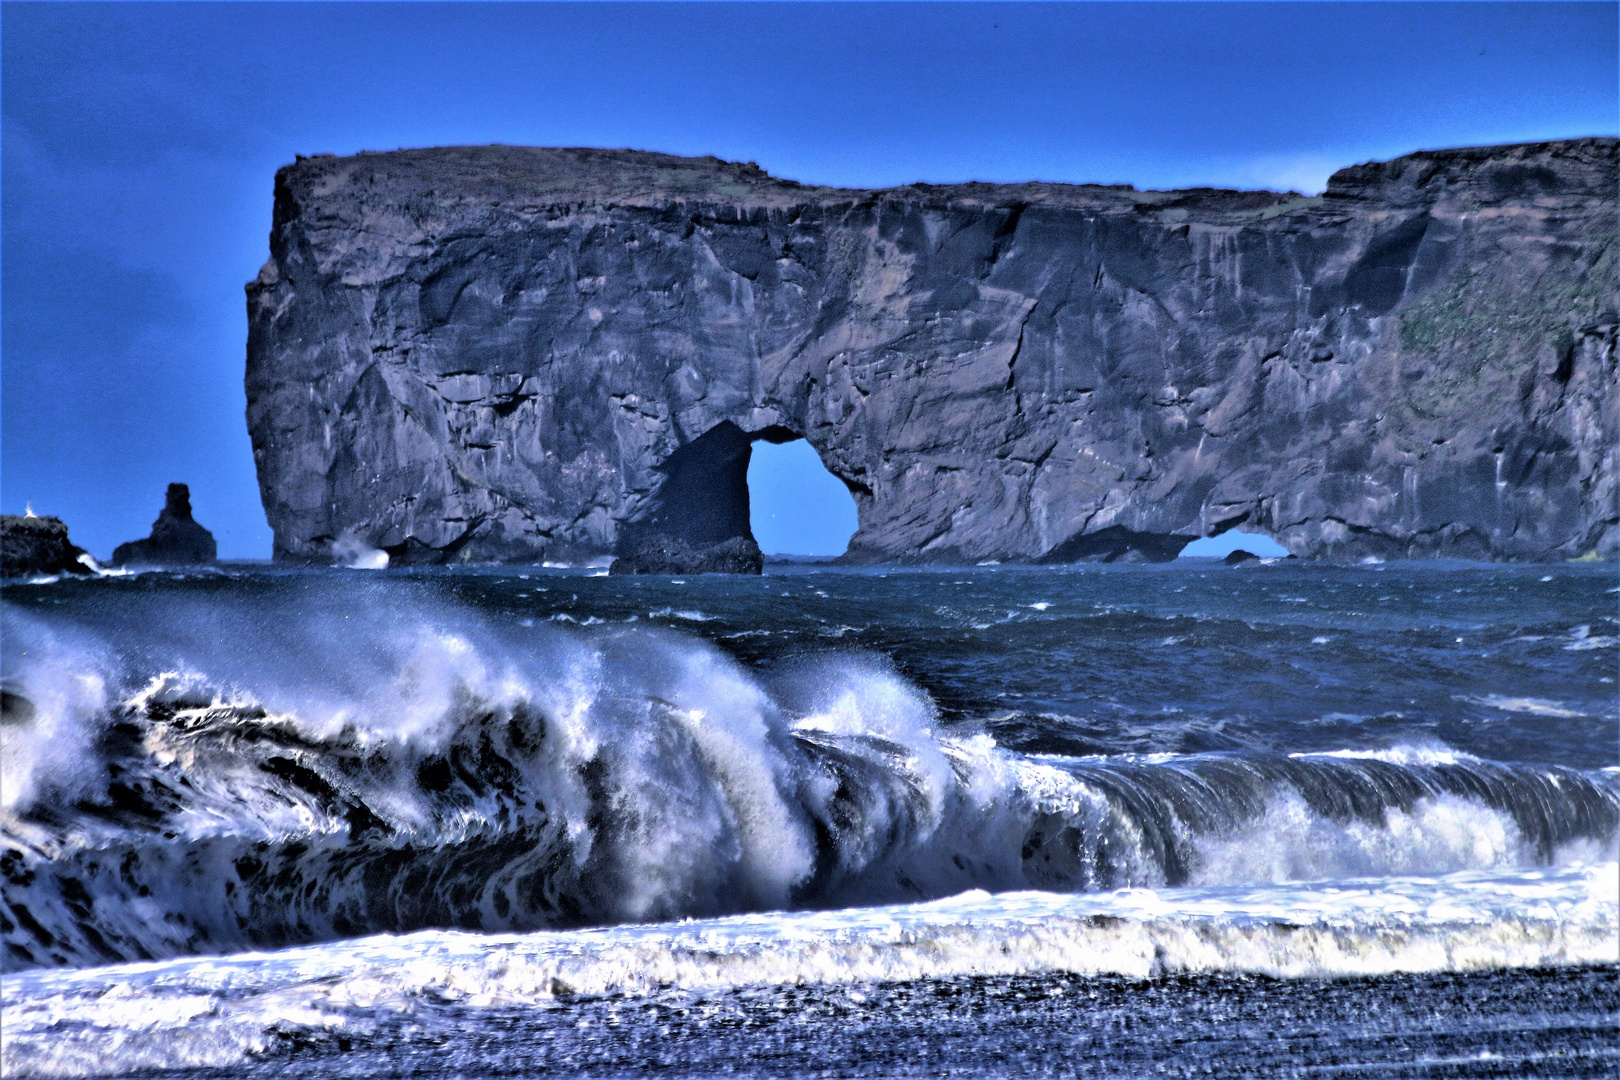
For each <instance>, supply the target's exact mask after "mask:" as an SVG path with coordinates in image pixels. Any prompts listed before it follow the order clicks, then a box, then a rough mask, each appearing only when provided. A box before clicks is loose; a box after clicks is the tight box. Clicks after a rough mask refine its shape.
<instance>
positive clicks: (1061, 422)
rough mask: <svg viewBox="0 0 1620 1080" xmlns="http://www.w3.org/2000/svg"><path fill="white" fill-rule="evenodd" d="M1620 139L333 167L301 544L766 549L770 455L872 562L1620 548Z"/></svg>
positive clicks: (286, 435) (300, 305)
mask: <svg viewBox="0 0 1620 1080" xmlns="http://www.w3.org/2000/svg"><path fill="white" fill-rule="evenodd" d="M1617 179H1620V177H1617V143H1616V140H1614V139H1581V140H1572V141H1564V142H1553V143H1540V144H1532V145H1521V146H1506V147H1491V148H1484V149H1469V150H1448V151H1436V152H1425V153H1418V154H1413V155H1410V156H1408V157H1404V158H1400V159H1397V160H1395V161H1391V162H1387V163H1382V164H1369V165H1361V166H1356V167H1354V168H1350V169H1345V170H1342V171H1340V172H1339V173H1337V174H1335V175H1334V177H1333V178H1332V180H1331V182H1330V183H1329V186H1328V189H1327V191H1326V192H1325V194H1323V195H1322V196H1319V197H1313V198H1306V197H1302V196H1299V195H1296V194H1292V193H1283V194H1276V193H1270V192H1231V191H1210V190H1196V191H1179V192H1152V191H1146V192H1144V191H1135V190H1133V189H1131V188H1128V187H1090V186H1068V185H1056V184H1017V185H988V184H964V185H956V186H948V187H939V186H929V185H915V186H912V187H908V188H898V189H890V190H883V191H849V190H838V189H829V188H816V187H808V186H802V185H799V184H795V183H792V182H789V181H783V180H778V179H775V178H772V177H770V176H769V175H767V174H765V173H764V172H762V171H761V170H759V169H758V168H757V167H755V166H752V165H738V164H732V163H728V162H722V161H717V160H714V159H709V158H705V159H690V158H676V157H669V156H665V155H659V154H646V153H638V152H630V151H600V150H554V149H524V148H516V147H460V148H444V149H434V150H415V151H400V152H396V153H383V154H362V155H359V156H356V157H348V158H334V157H321V158H310V159H304V160H301V161H299V162H298V163H296V164H294V165H290V166H287V167H286V168H284V169H282V170H281V171H280V172H279V173H278V174H277V177H276V189H275V215H274V227H273V231H272V234H271V258H270V261H269V262H268V263H266V264H265V266H264V269H263V270H262V271H261V272H260V274H259V277H258V279H257V280H256V281H254V282H252V283H251V284H250V285H249V286H248V313H249V339H248V365H247V396H248V426H249V431H250V433H251V435H252V440H253V447H254V454H255V458H256V461H257V465H258V470H259V481H260V486H261V491H262V494H263V499H264V505H265V510H266V513H267V515H268V517H269V521H270V524H271V526H272V527H273V529H274V531H275V538H276V539H275V551H276V555H277V557H278V558H283V559H303V560H317V561H324V560H328V559H330V558H331V550H332V546H333V545H334V544H335V543H338V542H339V540H340V538H344V537H349V538H353V539H355V540H356V542H360V543H363V544H365V545H367V546H369V547H371V548H377V549H381V550H387V551H390V552H392V551H394V550H396V549H398V550H407V549H408V550H409V551H411V552H413V553H414V557H415V558H416V559H417V560H418V561H433V560H440V561H442V560H446V559H450V558H455V559H467V560H477V561H485V560H533V559H541V558H546V559H562V560H577V559H582V558H586V557H593V556H598V555H602V554H605V553H619V554H621V555H626V556H634V554H635V553H636V552H637V551H640V550H643V549H648V550H651V549H652V548H657V547H658V546H659V545H662V544H665V543H666V541H669V542H673V541H679V542H680V543H681V544H684V545H686V546H688V547H691V546H692V545H694V544H695V545H698V546H703V545H707V544H712V543H721V542H725V541H727V540H730V539H739V538H746V537H747V513H746V508H747V486H746V467H747V456H748V446H749V442H750V440H753V439H757V438H769V439H773V440H781V439H789V438H796V437H800V436H802V437H803V438H805V439H806V440H808V441H809V442H810V444H811V445H812V446H813V447H814V448H815V449H816V451H817V452H818V453H819V455H820V457H821V460H822V461H823V462H824V463H825V464H826V466H827V468H828V469H829V470H830V471H831V472H832V473H833V475H835V476H837V477H839V478H840V479H841V480H843V482H844V483H845V484H846V485H847V486H848V488H849V489H850V491H851V493H852V494H853V496H854V499H855V502H856V505H857V509H858V512H859V522H860V528H859V530H858V531H857V532H856V534H855V535H854V537H853V538H852V540H851V544H850V552H849V554H848V556H846V557H847V558H850V559H856V560H916V561H928V560H933V561H969V562H976V561H981V560H987V559H999V560H1002V561H1012V560H1024V561H1039V560H1046V561H1063V560H1070V559H1082V558H1085V559H1117V558H1125V559H1131V558H1147V559H1163V558H1170V557H1173V556H1174V555H1175V554H1176V553H1177V552H1178V551H1179V550H1180V548H1181V547H1182V546H1183V545H1184V544H1185V543H1186V542H1188V541H1190V540H1191V539H1193V538H1194V537H1198V536H1205V535H1211V534H1215V533H1219V532H1221V531H1223V530H1225V529H1229V528H1231V527H1233V526H1235V525H1238V524H1240V523H1241V524H1242V525H1243V526H1244V528H1245V529H1247V530H1251V531H1259V532H1265V533H1268V534H1270V535H1271V536H1273V537H1275V538H1276V539H1277V540H1278V541H1280V542H1281V543H1282V544H1284V545H1285V546H1286V547H1288V548H1289V550H1291V551H1293V552H1295V553H1297V554H1300V555H1311V556H1327V557H1346V558H1360V557H1365V556H1380V557H1404V556H1423V555H1448V556H1460V557H1468V558H1495V559H1552V558H1567V557H1573V556H1579V555H1583V554H1586V553H1588V552H1591V551H1594V550H1595V551H1597V552H1598V553H1599V554H1600V555H1602V556H1603V557H1611V558H1612V557H1614V556H1615V554H1616V553H1617V551H1620V512H1617V509H1616V498H1617V494H1620V482H1617V477H1620V449H1617V447H1620V403H1617V393H1616V379H1617V371H1616V327H1617V324H1620V318H1617V316H1616V307H1617V302H1616V301H1617V295H1616V294H1617V284H1616V273H1615V270H1616V267H1615V252H1616V231H1617V226H1616V197H1615V193H1616V186H1617Z"/></svg>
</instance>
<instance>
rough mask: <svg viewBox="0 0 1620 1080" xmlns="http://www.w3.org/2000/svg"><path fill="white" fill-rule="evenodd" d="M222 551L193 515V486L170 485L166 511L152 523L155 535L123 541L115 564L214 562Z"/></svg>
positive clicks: (115, 554) (143, 564)
mask: <svg viewBox="0 0 1620 1080" xmlns="http://www.w3.org/2000/svg"><path fill="white" fill-rule="evenodd" d="M218 553H219V547H218V545H217V544H215V543H214V534H213V533H211V532H209V531H208V530H207V529H205V528H203V527H202V526H201V525H199V524H197V522H196V520H195V519H194V518H192V516H191V489H190V488H188V487H187V486H186V485H184V484H170V485H169V491H168V495H167V496H166V497H165V499H164V501H163V512H162V513H160V514H158V516H157V520H156V521H154V522H152V535H151V536H148V537H147V538H146V539H145V540H131V541H130V542H129V543H127V544H119V545H118V547H117V548H116V549H115V550H114V551H113V557H112V565H114V566H132V565H133V566H193V565H196V564H198V563H211V562H213V561H214V560H215V558H216V557H217V556H218Z"/></svg>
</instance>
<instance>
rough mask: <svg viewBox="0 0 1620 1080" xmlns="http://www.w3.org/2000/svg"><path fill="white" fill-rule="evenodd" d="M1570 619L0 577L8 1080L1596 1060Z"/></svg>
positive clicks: (402, 578) (1507, 609)
mask: <svg viewBox="0 0 1620 1080" xmlns="http://www.w3.org/2000/svg"><path fill="white" fill-rule="evenodd" d="M1617 606H1620V587H1617V584H1616V574H1615V572H1614V569H1613V567H1606V566H1577V565H1570V566H1558V567H1483V566H1469V565H1446V564H1432V563H1425V564H1388V565H1376V566H1355V567H1336V566H1317V565H1305V564H1299V563H1282V564H1276V565H1271V566H1258V567H1244V568H1226V567H1222V566H1219V565H1210V564H1198V563H1190V564H1189V563H1186V562H1184V563H1178V564H1172V565H1169V566H1164V567H1075V568H1018V567H979V568H973V569H961V570H946V571H893V570H890V571H882V570H859V571H856V570H842V569H838V570H835V569H829V568H822V567H813V566H811V567H804V566H800V567H774V568H772V571H771V572H769V573H767V574H766V575H765V576H764V577H763V578H758V579H749V578H730V577H697V578H691V579H685V580H682V579H669V578H610V577H606V576H597V575H594V574H592V573H590V572H585V571H566V570H545V569H538V568H536V569H528V568H525V569H521V570H517V569H511V568H505V569H499V570H453V571H449V570H439V571H384V572H357V571H325V572H320V571H297V572H291V571H273V570H267V569H257V568H244V569H239V570H226V571H224V572H219V573H202V574H192V575H169V574H142V575H136V576H131V577H126V578H109V579H101V580H94V581H88V582H79V581H64V582H55V583H47V584H37V585H26V586H14V587H9V588H7V590H6V593H5V597H4V617H5V623H4V632H5V637H4V651H3V654H0V656H3V660H4V672H3V674H4V680H5V689H6V692H7V711H6V727H5V732H6V735H7V739H6V743H5V746H6V754H7V757H6V760H5V769H6V773H5V777H4V780H5V783H4V785H3V786H4V789H5V790H4V794H5V807H4V814H3V817H0V825H3V834H0V841H3V850H0V881H3V884H4V896H3V900H4V903H3V905H0V931H3V932H4V939H5V942H6V947H7V950H8V952H7V960H6V964H7V970H8V972H10V974H8V975H7V976H6V980H5V984H4V985H5V993H6V999H7V1003H8V1006H9V1007H10V1008H11V1013H12V1016H13V1018H17V1017H22V1018H23V1019H22V1020H19V1021H16V1023H15V1024H14V1026H13V1027H12V1028H11V1031H12V1032H13V1034H12V1036H11V1038H10V1041H9V1042H8V1044H7V1050H6V1062H7V1071H8V1075H11V1074H16V1075H97V1074H106V1075H116V1074H119V1073H120V1072H132V1071H140V1070H142V1069H157V1070H160V1071H161V1070H164V1069H196V1068H202V1069H204V1070H205V1071H204V1072H203V1073H199V1074H198V1075H215V1073H213V1072H208V1071H207V1070H208V1069H211V1068H215V1067H219V1068H224V1069H226V1070H227V1071H232V1072H238V1071H240V1070H241V1069H243V1068H248V1069H250V1070H252V1071H260V1072H263V1073H264V1074H266V1075H288V1076H292V1075H310V1076H315V1075H355V1076H361V1075H365V1076H372V1075H377V1076H382V1075H422V1076H441V1075H471V1076H485V1075H489V1076H494V1075H557V1074H561V1075H643V1074H648V1073H651V1072H661V1073H667V1074H669V1075H705V1076H706V1075H715V1074H718V1073H722V1072H727V1071H732V1070H736V1071H741V1072H744V1073H749V1072H754V1073H766V1074H772V1075H776V1074H780V1075H804V1076H810V1075H851V1076H854V1075H860V1076H871V1075H897V1076H898V1075H990V1074H994V1075H1014V1074H1021V1073H1035V1074H1037V1075H1197V1074H1199V1069H1200V1068H1203V1067H1205V1066H1204V1065H1201V1064H1200V1062H1204V1063H1205V1064H1208V1063H1209V1062H1214V1063H1216V1065H1217V1066H1218V1068H1217V1069H1216V1071H1217V1072H1224V1073H1227V1074H1233V1075H1315V1074H1316V1073H1317V1072H1322V1071H1335V1070H1337V1071H1341V1072H1346V1073H1347V1074H1349V1075H1395V1074H1399V1075H1470V1076H1473V1075H1595V1074H1598V1073H1602V1072H1605V1071H1607V1072H1608V1073H1612V1071H1613V1068H1614V1064H1615V1058H1614V1055H1613V1052H1612V1047H1613V1045H1614V1040H1613V1029H1614V1024H1613V1016H1614V1012H1615V1005H1616V997H1615V993H1614V975H1615V970H1616V969H1615V964H1616V961H1617V960H1620V941H1616V940H1614V938H1615V935H1614V933H1612V932H1611V931H1612V929H1613V925H1614V922H1615V915H1616V914H1617V913H1620V904H1617V902H1616V898H1615V893H1616V890H1617V888H1620V886H1617V885H1616V884H1615V883H1614V882H1613V881H1612V880H1611V879H1613V878H1614V877H1615V876H1616V874H1617V873H1620V868H1617V865H1616V862H1615V851H1616V843H1617V833H1620V768H1617V766H1620V705H1617V695H1616V683H1615V679H1616V676H1617V671H1616V668H1617V656H1620V650H1617V645H1620V620H1617ZM1119 889H1126V890H1144V889H1146V890H1154V892H1152V893H1142V892H1140V891H1138V892H1130V891H1127V892H1124V893H1117V892H1116V891H1115V890H1119ZM964 890H986V891H988V893H989V894H990V895H989V896H988V897H985V898H984V899H983V900H973V901H971V902H969V903H967V905H966V906H960V905H958V906H957V907H950V906H948V905H947V907H944V908H938V907H930V906H929V903H930V902H932V901H935V900H936V899H938V898H944V897H951V896H954V895H956V894H959V893H963V892H964ZM1020 890H1041V891H1043V892H1044V894H1059V896H1063V895H1067V896H1073V897H1075V898H1077V899H1076V900H1075V902H1074V904H1073V905H1071V906H1069V907H1064V906H1063V903H1067V902H1066V901H1065V902H1063V903H1059V901H1058V900H1057V899H1053V900H1051V901H1047V900H1029V901H1024V900H1020V899H1018V897H1020V896H1036V895H1039V894H1031V893H1027V892H1021V891H1020ZM972 895H974V896H980V895H982V894H981V893H974V894H972ZM1141 897H1149V899H1148V900H1143V899H1140V898H1141ZM892 904H909V905H913V906H911V907H906V908H893V909H890V908H886V907H884V906H883V905H892ZM1053 904H1057V905H1058V906H1056V907H1054V906H1052V905H1053ZM916 905H921V906H916ZM1043 905H1044V906H1043ZM795 911H796V912H801V913H805V914H802V915H792V914H780V915H774V914H768V913H771V912H784V913H787V912H795ZM750 912H759V913H767V914H760V915H752V916H747V918H751V919H754V920H755V921H754V922H747V921H746V920H745V921H744V922H742V923H734V922H727V921H726V920H725V918H724V917H726V916H733V915H747V913H750ZM891 912H892V914H891ZM816 913H819V914H816ZM694 918H695V919H698V920H715V919H719V921H717V922H703V921H700V922H697V923H675V924H671V927H670V929H667V930H665V929H660V927H659V925H658V924H659V923H661V922H663V921H665V920H672V919H694ZM618 925H628V926H629V927H630V929H628V930H626V931H624V932H622V933H621V932H618V931H613V932H604V931H594V930H591V929H590V928H591V927H612V926H618ZM683 928H689V929H683ZM705 928H710V929H705ZM444 930H452V931H460V932H462V933H461V934H460V936H456V935H454V934H453V935H451V936H449V937H446V936H444V935H443V933H442V931H444ZM603 933H608V936H607V937H602V936H600V935H601V934H603ZM377 934H416V935H417V936H416V937H403V938H397V939H380V938H375V937H368V935H377ZM514 934H515V935H517V936H516V937H512V936H511V935H514ZM614 934H618V936H613V935H614ZM423 935H425V936H423ZM435 935H438V936H435ZM480 935H486V936H485V937H480ZM488 935H497V936H488ZM500 935H505V936H500ZM593 935H597V936H593ZM693 935H697V936H696V937H693ZM704 935H710V936H709V937H705V936H704ZM715 935H718V936H715ZM739 935H740V936H739ZM481 942H486V943H487V948H486V947H485V945H481V944H480V943H481ZM368 943H373V944H368ZM287 946H299V947H302V951H299V952H297V953H288V954H286V956H287V957H288V959H286V960H285V962H283V961H281V960H276V959H274V957H269V958H266V959H264V960H258V959H255V958H254V956H253V955H252V954H250V953H248V952H247V951H246V950H254V949H276V948H283V947H287ZM490 950H494V951H493V952H491V951H490ZM276 955H280V954H276ZM209 956H219V957H221V958H222V959H221V960H217V961H207V960H192V959H187V958H188V957H203V958H206V957H209ZM166 958H173V959H166ZM413 958H414V959H413ZM425 958H426V959H425ZM151 961H162V963H159V964H157V965H155V966H154V965H153V964H152V963H151ZM126 962H134V963H135V965H136V966H135V967H132V968H118V967H106V966H104V965H108V964H120V963H126ZM142 965H145V966H142ZM289 965H290V966H289ZM1548 965H1552V966H1548ZM801 984H802V985H801ZM344 986H364V987H366V988H367V989H366V990H365V992H364V993H363V994H360V992H359V991H355V992H354V994H349V996H344V995H345V994H346V993H348V992H347V991H341V992H340V990H341V988H342V987H344ZM379 987H382V988H383V989H379ZM355 994H359V997H355ZM694 994H695V995H696V997H691V995H694ZM683 995H685V996H683ZM688 998H690V1000H688ZM126 999H128V1000H129V1004H128V1005H125V1004H119V1003H120V1002H124V1001H126ZM682 1002H685V1003H684V1004H683V1003H682ZM694 1002H695V1004H694ZM153 1009H156V1010H159V1011H160V1012H161V1011H162V1010H165V1009H167V1010H170V1011H174V1010H179V1011H178V1012H175V1013H174V1015H175V1016H176V1017H177V1018H176V1019H173V1020H172V1021H170V1020H165V1021H164V1022H163V1023H161V1024H157V1025H155V1026H154V1025H153V1024H152V1023H150V1022H147V1021H144V1020H141V1019H140V1017H142V1016H143V1015H146V1013H149V1012H150V1010H153ZM190 1009H200V1010H202V1011H200V1012H196V1013H195V1014H193V1013H190V1012H187V1011H186V1010H190ZM143 1010H145V1012H143ZM143 1025H144V1026H143ZM53 1033H54V1034H53ZM1481 1054H1485V1055H1487V1056H1484V1057H1481V1056H1480V1055H1481ZM220 1075H223V1074H222V1073H221V1074H220Z"/></svg>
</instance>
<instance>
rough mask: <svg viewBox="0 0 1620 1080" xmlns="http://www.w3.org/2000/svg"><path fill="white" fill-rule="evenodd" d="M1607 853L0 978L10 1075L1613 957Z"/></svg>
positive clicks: (1619, 879)
mask: <svg viewBox="0 0 1620 1080" xmlns="http://www.w3.org/2000/svg"><path fill="white" fill-rule="evenodd" d="M1617 919H1620V865H1617V864H1615V863H1613V862H1608V863H1602V864H1599V865H1591V866H1582V867H1574V868H1548V869H1541V870H1533V871H1517V872H1508V873H1500V872H1499V873H1481V872H1466V873H1459V874H1453V875H1449V876H1446V877H1442V878H1438V879H1435V878H1397V879H1385V880H1378V881H1338V882H1333V883H1328V884H1319V885H1310V884H1297V885H1290V886H1282V887H1277V886H1270V887H1255V888H1234V887H1230V886H1225V887H1214V888H1186V889H1164V890H1146V889H1128V890H1121V891H1118V892H1113V893H1104V894H1091V895H1082V896H1068V895H1059V894H1053V893H1041V892H1021V893H1007V894H1001V895H991V894H987V893H983V892H969V893H964V894H962V895H959V896H955V897H951V898H949V899H945V900H940V901H935V902H932V903H925V904H909V905H901V906H895V907H880V908H861V909H855V910H847V911H837V912H830V911H827V912H800V913H769V914H759V915H743V916H733V917H729V918H722V919H709V920H698V921H691V922H683V923H677V924H672V925H645V926H622V927H615V928H611V929H602V930H585V931H566V932H551V933H535V934H524V935H479V934H470V933H462V932H453V931H428V932H423V933H416V934H410V935H405V936H400V937H373V938H366V939H361V940H357V941H349V942H341V943H334V944H329V945H319V946H310V947H304V948H298V949H289V950H285V951H282V952H276V953H251V954H241V955H237V956H230V957H222V958H209V959H187V960H178V961H165V962H160V963H145V964H128V965H120V966H118V967H109V968H99V969H90V970H79V971H59V970H42V971H35V972H27V973H23V974H20V975H12V976H7V977H5V978H4V979H3V980H0V987H3V990H4V997H5V1003H6V1042H5V1047H4V1054H5V1061H4V1064H5V1072H6V1075H8V1076H19V1077H21V1076H30V1077H47V1076H52V1077H54V1076H90V1075H107V1074H111V1073H123V1072H126V1071H132V1070H135V1069H141V1068H146V1069H153V1068H156V1069H161V1068H179V1067H185V1066H196V1065H208V1066H214V1067H218V1066H222V1065H228V1064H229V1063H231V1062H232V1061H235V1060H241V1059H243V1058H245V1057H246V1056H248V1055H250V1054H252V1053H255V1052H257V1051H259V1050H261V1049H263V1048H264V1047H265V1046H266V1045H267V1044H268V1043H270V1042H271V1041H272V1039H273V1038H274V1037H275V1035H276V1034H277V1033H291V1032H296V1031H297V1030H298V1029H300V1028H302V1029H306V1030H309V1029H316V1030H320V1029H338V1030H347V1031H349V1032H351V1033H361V1032H364V1031H365V1030H366V1028H367V1026H368V1024H369V1018H370V1017H371V1016H374V1015H378V1014H379V1012H380V1013H386V1014H390V1015H396V1016H397V1015H398V1014H400V1013H402V1012H403V1013H409V1012H411V1011H412V1010H415V1009H418V1008H422V1007H424V1006H426V1005H428V1004H429V1003H445V1002H449V1003H456V1004H460V1005H462V1006H466V1007H480V1006H508V1007H509V1006H515V1005H532V1006H541V1007H544V1006H546V1005H548V1004H549V1003H553V1002H556V1001H558V1000H559V999H566V998H569V997H572V996H575V995H601V994H612V993H629V994H655V993H662V992H669V991H671V990H675V991H680V992H684V993H694V992H695V993H705V992H721V991H726V990H730V989H734V988H739V987H761V986H765V987H768V986H783V985H796V984H806V983H810V984H840V983H842V984H848V983H864V982H887V981H896V980H910V979H941V978H951V977H959V976H969V975H1015V974H1040V973H1049V972H1068V973H1076V974H1081V975H1086V974H1120V975H1127V976H1132V977H1153V976H1159V975H1165V974H1172V973H1202V972H1233V973H1238V972H1242V973H1255V974H1264V975H1270V976H1274V977H1279V978H1313V977H1327V976H1354V975H1371V974H1383V973H1389V972H1424V971H1470V970H1482V969H1492V968H1503V967H1536V966H1546V965H1560V964H1591V963H1607V964H1613V963H1616V962H1620V940H1617V936H1616V935H1617V931H1616V920H1617Z"/></svg>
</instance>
